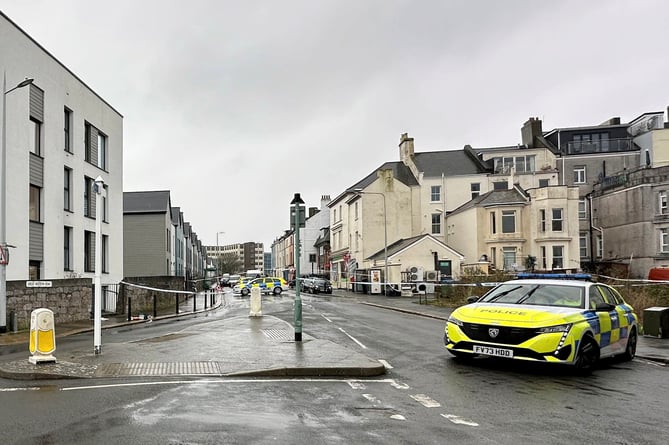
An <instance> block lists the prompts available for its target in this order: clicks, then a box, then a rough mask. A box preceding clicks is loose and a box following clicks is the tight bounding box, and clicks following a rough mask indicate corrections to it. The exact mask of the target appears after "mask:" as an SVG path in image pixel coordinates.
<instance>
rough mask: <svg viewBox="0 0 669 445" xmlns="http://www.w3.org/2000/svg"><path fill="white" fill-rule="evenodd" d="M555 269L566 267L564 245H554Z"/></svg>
mask: <svg viewBox="0 0 669 445" xmlns="http://www.w3.org/2000/svg"><path fill="white" fill-rule="evenodd" d="M553 269H564V246H553Z"/></svg>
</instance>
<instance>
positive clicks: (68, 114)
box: [63, 108, 72, 153]
mask: <svg viewBox="0 0 669 445" xmlns="http://www.w3.org/2000/svg"><path fill="white" fill-rule="evenodd" d="M71 128H72V111H70V110H68V109H67V108H65V110H64V113H63V133H64V136H65V140H64V141H63V143H64V144H65V151H66V152H68V153H72V134H71V133H70V129H71Z"/></svg>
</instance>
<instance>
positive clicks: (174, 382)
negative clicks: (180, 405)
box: [37, 378, 395, 391]
mask: <svg viewBox="0 0 669 445" xmlns="http://www.w3.org/2000/svg"><path fill="white" fill-rule="evenodd" d="M279 382H280V383H302V382H309V383H330V382H336V383H346V384H347V385H349V386H351V387H352V388H353V386H354V385H360V386H362V387H363V388H364V383H390V384H393V383H395V380H394V379H370V380H355V379H353V380H351V379H290V378H288V379H238V380H237V379H230V380H226V379H215V380H212V379H207V380H165V381H159V382H136V383H115V384H110V385H91V386H72V387H69V388H61V389H60V390H61V391H79V390H83V389H104V388H123V387H135V386H158V385H215V384H219V385H224V384H225V385H229V384H235V383H279ZM37 389H40V388H37ZM354 389H357V388H354Z"/></svg>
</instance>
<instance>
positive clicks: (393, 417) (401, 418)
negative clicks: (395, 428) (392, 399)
mask: <svg viewBox="0 0 669 445" xmlns="http://www.w3.org/2000/svg"><path fill="white" fill-rule="evenodd" d="M390 418H391V419H395V420H407V419H406V417H404V416H403V415H401V414H393V415H392V416H390Z"/></svg>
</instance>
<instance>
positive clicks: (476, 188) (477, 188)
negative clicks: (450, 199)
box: [469, 182, 481, 199]
mask: <svg viewBox="0 0 669 445" xmlns="http://www.w3.org/2000/svg"><path fill="white" fill-rule="evenodd" d="M469 189H470V190H471V192H472V199H474V198H476V197H477V196H479V195H480V194H481V183H480V182H473V183H471V184H470V186H469Z"/></svg>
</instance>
